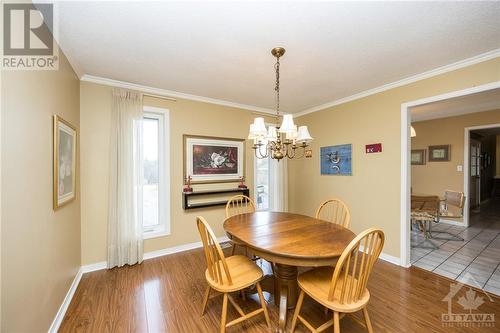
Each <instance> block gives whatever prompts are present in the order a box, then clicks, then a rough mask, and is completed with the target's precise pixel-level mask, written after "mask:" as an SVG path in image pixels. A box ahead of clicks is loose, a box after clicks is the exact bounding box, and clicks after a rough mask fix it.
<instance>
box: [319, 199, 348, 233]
mask: <svg viewBox="0 0 500 333" xmlns="http://www.w3.org/2000/svg"><path fill="white" fill-rule="evenodd" d="M316 218H317V219H321V220H325V221H330V222H333V223H336V224H340V225H341V226H343V227H344V228H349V223H350V222H351V213H350V212H349V207H347V205H346V204H345V203H344V202H343V201H342V200H340V199H336V198H333V199H329V200H326V201H325V202H323V203H322V204H321V205H320V206H319V207H318V210H317V211H316Z"/></svg>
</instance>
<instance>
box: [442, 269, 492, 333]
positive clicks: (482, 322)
mask: <svg viewBox="0 0 500 333" xmlns="http://www.w3.org/2000/svg"><path fill="white" fill-rule="evenodd" d="M467 279H468V280H469V281H471V282H474V281H475V279H474V277H472V275H470V274H469V276H468V277H467ZM474 284H475V285H478V284H477V283H474ZM464 287H465V289H466V291H465V294H463V293H462V294H463V295H461V296H458V295H457V294H458V293H459V292H460V290H462V288H464ZM467 288H468V289H467ZM482 294H484V295H485V296H486V299H485V297H483V296H482ZM454 301H456V302H457V304H458V305H460V306H461V307H462V308H463V309H464V310H465V311H468V312H465V311H464V312H457V313H454V312H453V310H452V305H453V302H454ZM486 301H489V302H494V301H493V299H492V298H491V297H490V295H488V293H487V292H485V291H482V293H477V292H476V291H475V290H474V289H472V288H470V287H466V286H465V285H464V284H463V283H460V282H458V283H452V284H450V292H449V293H448V295H446V296H445V298H443V302H448V313H443V314H441V322H442V326H443V327H485V328H486V327H495V314H494V313H484V312H481V311H480V309H479V308H480V307H481V305H483V304H484V303H485V302H486Z"/></svg>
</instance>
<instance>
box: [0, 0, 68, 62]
mask: <svg viewBox="0 0 500 333" xmlns="http://www.w3.org/2000/svg"><path fill="white" fill-rule="evenodd" d="M2 11H3V43H2V45H3V53H2V69H4V70H57V69H58V68H59V56H58V55H59V54H58V48H57V46H56V45H55V42H54V35H56V32H57V29H56V28H57V26H56V25H55V23H56V22H55V19H56V16H55V15H54V13H55V11H54V4H53V3H3V5H2Z"/></svg>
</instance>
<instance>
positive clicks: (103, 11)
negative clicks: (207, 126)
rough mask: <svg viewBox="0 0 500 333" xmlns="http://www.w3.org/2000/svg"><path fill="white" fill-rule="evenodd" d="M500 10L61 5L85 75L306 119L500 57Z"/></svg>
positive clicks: (69, 49) (433, 5)
mask: <svg viewBox="0 0 500 333" xmlns="http://www.w3.org/2000/svg"><path fill="white" fill-rule="evenodd" d="M499 17H500V2H385V3H382V2H208V1H205V2H115V1H110V2H60V3H59V42H60V44H61V47H62V48H63V50H64V51H65V53H66V54H67V56H68V58H69V59H70V61H71V62H72V64H73V66H74V67H75V68H76V69H77V71H79V72H80V73H79V74H88V75H94V76H99V77H105V78H109V79H114V80H120V81H127V82H131V83H136V84H141V85H146V86H150V87H155V88H161V89H167V90H172V91H177V92H182V93H187V94H193V95H197V96H205V97H210V98H214V99H220V100H225V101H230V102H235V103H241V104H246V105H252V106H257V107H263V108H271V109H272V108H273V107H274V101H275V99H274V90H273V88H274V69H273V65H274V58H273V57H272V56H271V54H270V50H271V48H273V47H274V46H283V47H285V48H286V51H287V52H286V54H285V56H284V58H283V59H282V66H281V71H282V72H281V80H282V86H281V99H282V103H281V104H282V109H283V110H284V111H285V112H299V111H303V110H307V109H310V108H313V107H315V106H318V105H321V104H325V103H328V102H331V101H334V100H338V99H341V98H345V97H347V96H351V95H353V94H356V93H359V92H363V91H366V90H369V89H372V88H375V87H379V86H381V85H384V84H388V83H391V82H394V81H398V80H401V79H403V78H406V77H409V76H412V75H415V74H419V73H422V72H425V71H428V70H431V69H434V68H437V67H440V66H444V65H447V64H450V63H453V62H456V61H460V60H462V59H466V58H470V57H473V56H476V55H478V54H481V53H485V52H488V51H491V50H494V49H499V48H500V23H499V19H498V18H499Z"/></svg>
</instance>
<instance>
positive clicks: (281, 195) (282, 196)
mask: <svg viewBox="0 0 500 333" xmlns="http://www.w3.org/2000/svg"><path fill="white" fill-rule="evenodd" d="M271 163H273V164H274V168H273V170H274V179H275V182H274V193H275V195H274V204H273V210H275V211H278V212H288V161H287V158H284V159H282V160H281V161H279V162H277V161H276V160H271Z"/></svg>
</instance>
